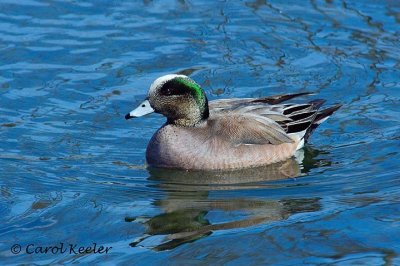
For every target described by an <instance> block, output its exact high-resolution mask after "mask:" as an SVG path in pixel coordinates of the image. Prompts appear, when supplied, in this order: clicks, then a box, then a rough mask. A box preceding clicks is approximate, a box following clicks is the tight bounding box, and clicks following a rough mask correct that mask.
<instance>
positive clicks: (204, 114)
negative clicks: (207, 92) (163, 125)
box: [167, 98, 210, 127]
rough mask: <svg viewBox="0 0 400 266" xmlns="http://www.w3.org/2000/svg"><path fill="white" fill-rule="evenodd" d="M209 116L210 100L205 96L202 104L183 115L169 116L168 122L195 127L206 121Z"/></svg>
mask: <svg viewBox="0 0 400 266" xmlns="http://www.w3.org/2000/svg"><path fill="white" fill-rule="evenodd" d="M209 116H210V112H209V109H208V100H207V98H205V101H204V103H203V105H202V106H198V108H194V109H193V110H190V111H188V112H186V113H185V114H184V115H182V116H179V117H175V118H171V117H169V118H168V120H167V123H168V124H173V125H176V126H181V127H195V126H197V125H199V124H202V123H203V122H204V121H206V120H207V119H208V117H209Z"/></svg>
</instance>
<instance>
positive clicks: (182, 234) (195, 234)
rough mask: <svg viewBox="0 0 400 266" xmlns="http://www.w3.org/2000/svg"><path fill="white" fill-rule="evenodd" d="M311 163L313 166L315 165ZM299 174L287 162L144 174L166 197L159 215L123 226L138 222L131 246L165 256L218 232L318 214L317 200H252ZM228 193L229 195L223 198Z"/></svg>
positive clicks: (294, 163)
mask: <svg viewBox="0 0 400 266" xmlns="http://www.w3.org/2000/svg"><path fill="white" fill-rule="evenodd" d="M316 153H318V152H315V151H313V154H316ZM310 161H312V162H314V163H313V164H314V165H315V161H313V160H312V159H309V162H310ZM301 168H303V169H304V168H306V167H303V166H302V165H299V163H298V162H297V161H296V160H295V159H290V160H287V161H285V162H282V163H277V164H273V165H269V166H265V167H260V168H252V169H244V170H237V171H228V172H204V171H202V172H191V171H189V172H188V171H181V170H165V169H149V171H150V175H151V176H150V179H152V180H156V181H157V182H159V183H158V185H157V187H159V188H161V189H162V190H163V191H165V192H166V194H167V197H166V198H165V199H162V200H158V201H156V202H155V205H156V206H158V207H159V208H160V209H161V210H162V211H163V213H162V214H159V215H156V216H154V217H151V218H148V217H126V218H125V220H126V221H127V222H132V221H136V222H142V223H143V224H144V225H145V226H146V228H147V229H146V232H145V234H144V235H143V236H142V237H140V238H138V239H136V240H135V241H134V242H132V243H131V244H130V245H131V246H133V247H134V246H144V247H148V248H152V249H154V250H158V251H161V250H168V249H173V248H175V247H177V246H179V245H181V244H184V243H188V242H192V241H195V240H197V239H200V238H202V237H205V236H208V235H210V234H212V232H215V231H218V230H228V229H234V228H245V227H249V226H254V225H258V224H262V223H268V222H272V221H278V220H284V219H287V218H288V217H289V216H290V215H292V214H295V213H299V212H310V211H317V210H319V209H320V205H319V203H318V198H301V199H281V200H273V199H263V198H262V196H258V197H252V193H251V191H249V190H251V189H254V190H257V189H260V188H264V189H268V187H269V186H271V185H269V184H268V181H273V180H282V179H288V178H296V177H299V176H300V175H301V172H302V171H301ZM307 168H308V169H309V168H310V165H308V166H307ZM311 168H312V166H311ZM303 172H304V170H303ZM223 190H225V191H223ZM227 190H229V192H233V194H229V193H228V194H229V195H228V194H224V193H225V192H226V191H227ZM214 192H215V193H217V194H213V193H214ZM222 192H224V193H222ZM218 193H219V194H218ZM211 194H213V196H214V197H212V196H211ZM224 195H225V196H226V197H224ZM265 196H268V195H265Z"/></svg>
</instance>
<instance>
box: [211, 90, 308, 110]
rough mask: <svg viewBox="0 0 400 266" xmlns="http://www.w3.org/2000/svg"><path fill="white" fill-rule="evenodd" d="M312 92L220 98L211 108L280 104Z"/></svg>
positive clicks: (225, 108)
mask: <svg viewBox="0 0 400 266" xmlns="http://www.w3.org/2000/svg"><path fill="white" fill-rule="evenodd" d="M312 94H313V93H311V92H301V93H293V94H279V95H272V96H267V97H263V98H232V99H220V100H214V101H210V102H209V108H210V111H212V112H218V111H227V110H234V109H237V108H240V107H243V106H249V105H264V106H268V105H276V104H280V103H282V102H284V101H287V100H290V99H293V98H296V97H300V96H304V95H312Z"/></svg>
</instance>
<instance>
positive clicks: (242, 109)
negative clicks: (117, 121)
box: [125, 74, 340, 170]
mask: <svg viewBox="0 0 400 266" xmlns="http://www.w3.org/2000/svg"><path fill="white" fill-rule="evenodd" d="M305 94H308V93H297V94H288V95H275V96H269V97H264V98H242V99H237V98H236V99H222V100H215V101H211V102H208V100H207V97H206V94H205V93H204V91H203V89H202V88H201V87H200V86H199V85H198V84H197V83H196V82H195V81H193V80H192V79H190V78H189V77H187V76H184V75H176V74H170V75H166V76H162V77H160V78H158V79H156V80H155V81H154V82H153V84H152V85H151V86H150V90H149V92H148V97H147V99H146V100H145V101H144V102H142V103H141V104H140V105H139V106H138V107H137V108H136V109H134V110H133V111H131V112H130V113H128V114H127V115H126V116H125V118H126V119H129V118H133V117H140V116H143V115H146V114H149V113H152V112H156V113H160V114H162V115H164V116H166V117H167V122H166V123H165V124H164V125H163V126H162V127H161V128H160V129H159V130H158V131H157V132H156V133H155V134H154V135H153V137H152V138H151V140H150V142H149V144H148V146H147V151H146V159H147V163H148V164H149V165H150V166H154V167H163V168H178V169H193V170H227V169H241V168H248V167H257V166H262V165H267V164H272V163H276V162H280V161H283V160H285V159H288V158H290V157H292V156H294V154H295V152H296V150H298V149H301V148H302V147H303V146H304V143H305V142H306V141H307V139H308V138H309V136H310V134H311V133H312V132H313V131H314V130H315V128H316V127H318V126H319V125H320V124H321V123H322V122H324V121H325V120H326V119H327V118H328V117H329V116H330V115H331V114H332V113H333V112H335V111H336V110H337V109H338V108H339V107H340V105H335V106H332V107H329V108H327V109H323V110H320V109H319V108H320V107H321V105H322V104H323V103H324V102H325V101H324V100H314V101H310V102H307V103H304V104H290V103H289V104H281V103H282V102H284V101H286V100H289V99H292V98H294V97H298V96H302V95H305Z"/></svg>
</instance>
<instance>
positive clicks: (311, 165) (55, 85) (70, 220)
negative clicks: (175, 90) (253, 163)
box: [0, 0, 400, 265]
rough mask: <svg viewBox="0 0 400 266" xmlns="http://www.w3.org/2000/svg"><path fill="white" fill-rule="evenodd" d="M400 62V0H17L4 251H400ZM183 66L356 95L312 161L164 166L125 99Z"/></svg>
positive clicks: (331, 96)
mask: <svg viewBox="0 0 400 266" xmlns="http://www.w3.org/2000/svg"><path fill="white" fill-rule="evenodd" d="M399 69H400V1H397V0H362V1H336V0H325V1H322V0H310V1H294V0H292V1H263V0H261V1H183V0H181V1H143V2H139V1H105V0H104V1H94V0H93V1H73V0H70V1H67V0H66V1H64V0H58V1H47V0H43V1H39V0H18V1H14V0H12V1H11V0H0V139H1V141H0V169H1V174H0V198H1V201H0V224H1V225H0V261H1V264H2V265H3V264H20V263H34V264H57V263H59V264H63V263H88V264H89V263H107V262H108V263H111V262H113V263H120V264H125V265H132V264H140V265H147V264H181V265H187V264H188V263H194V264H196V263H199V264H201V263H204V264H207V263H218V264H222V263H227V265H248V264H252V265H258V264H274V265H290V264H292V265H301V264H307V265H321V264H337V265H352V264H364V265H365V264H369V265H400V204H399V203H400V188H399V185H400V169H399V162H400V160H399V159H400V154H399V149H400V126H399V122H400V118H399V117H400V107H399V102H400V101H399V100H400V70H399ZM176 72H180V73H185V74H187V75H190V76H191V77H192V78H193V79H195V80H197V81H198V82H199V83H200V84H201V85H202V86H203V87H204V89H205V90H206V93H207V95H208V96H209V98H210V99H219V98H230V97H257V96H263V95H271V94H280V93H289V92H290V93H295V92H303V91H315V92H317V93H318V95H317V96H312V97H309V99H310V98H316V97H321V98H325V99H327V100H328V102H327V103H328V104H334V103H342V104H343V107H342V108H341V109H340V110H339V111H338V112H337V113H335V115H334V116H333V117H332V118H331V119H329V120H328V121H327V122H326V123H324V125H323V126H321V127H320V128H319V129H318V130H317V132H315V134H314V135H313V137H312V138H311V142H310V144H309V145H308V147H307V148H306V149H305V150H304V161H303V162H302V163H301V164H300V165H299V164H298V163H297V162H296V161H295V160H289V161H287V162H284V163H281V164H278V165H273V166H269V167H263V168H259V169H251V170H246V171H239V172H230V173H202V172H198V173H191V172H179V171H163V170H156V169H147V168H146V165H145V157H144V152H145V148H146V145H147V143H148V141H149V139H150V137H151V136H152V134H153V133H154V132H155V130H156V129H157V128H158V127H160V125H161V124H162V123H163V122H164V121H165V119H164V118H163V117H161V116H159V115H156V114H154V115H150V116H149V117H147V118H142V119H136V120H130V121H125V119H124V115H125V113H127V112H128V111H130V110H131V109H132V108H133V107H135V105H136V104H137V103H138V102H139V101H140V100H141V99H142V98H143V97H144V96H145V94H146V92H147V89H148V87H149V85H150V83H151V82H152V81H153V80H154V79H155V78H157V77H159V76H161V75H164V74H167V73H176ZM303 100H307V99H303ZM60 243H63V244H64V245H69V244H77V245H78V246H85V247H88V246H92V245H93V243H96V244H97V245H98V246H100V245H103V246H105V247H112V249H111V250H110V252H108V254H93V253H91V254H69V252H65V253H61V252H57V250H55V251H56V252H55V253H56V254H51V252H50V253H48V254H27V253H26V251H27V250H26V247H27V246H28V245H29V244H32V245H34V247H48V246H57V245H58V246H59V245H60ZM14 244H19V245H21V248H22V250H21V252H20V253H19V254H17V255H15V254H12V253H11V251H10V248H11V247H12V246H13V245H14ZM31 247H32V246H31ZM28 251H29V250H28ZM30 251H32V250H30ZM166 260H167V261H166Z"/></svg>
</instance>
